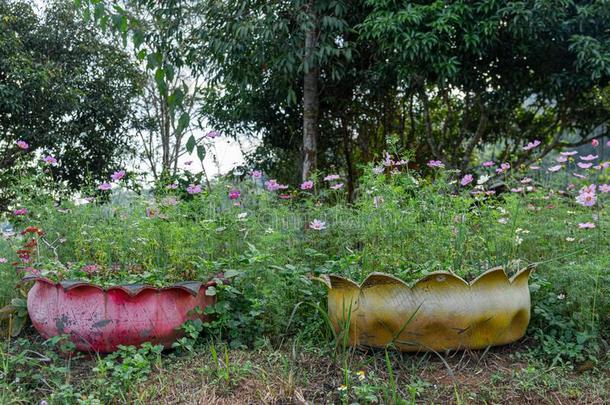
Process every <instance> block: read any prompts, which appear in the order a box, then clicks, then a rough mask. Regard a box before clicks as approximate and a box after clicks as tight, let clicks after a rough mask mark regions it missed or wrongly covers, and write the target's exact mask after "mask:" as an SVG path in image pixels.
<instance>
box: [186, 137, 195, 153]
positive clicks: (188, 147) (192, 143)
mask: <svg viewBox="0 0 610 405" xmlns="http://www.w3.org/2000/svg"><path fill="white" fill-rule="evenodd" d="M196 144H197V140H196V139H195V136H193V135H191V136H190V138H189V139H188V140H187V141H186V150H187V151H188V153H193V149H195V145H196Z"/></svg>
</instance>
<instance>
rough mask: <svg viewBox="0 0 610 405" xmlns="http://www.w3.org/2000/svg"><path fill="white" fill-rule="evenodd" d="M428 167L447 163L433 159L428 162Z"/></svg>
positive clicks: (442, 165)
mask: <svg viewBox="0 0 610 405" xmlns="http://www.w3.org/2000/svg"><path fill="white" fill-rule="evenodd" d="M428 167H445V164H444V163H443V162H441V161H440V160H431V161H429V162H428Z"/></svg>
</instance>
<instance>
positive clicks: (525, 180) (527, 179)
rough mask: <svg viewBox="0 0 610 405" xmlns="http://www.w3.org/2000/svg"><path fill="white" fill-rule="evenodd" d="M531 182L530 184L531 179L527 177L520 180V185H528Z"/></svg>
mask: <svg viewBox="0 0 610 405" xmlns="http://www.w3.org/2000/svg"><path fill="white" fill-rule="evenodd" d="M531 182H532V179H530V178H529V177H524V178H523V179H521V184H528V183H531Z"/></svg>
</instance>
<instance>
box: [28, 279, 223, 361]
mask: <svg viewBox="0 0 610 405" xmlns="http://www.w3.org/2000/svg"><path fill="white" fill-rule="evenodd" d="M28 281H34V285H33V287H32V288H31V289H30V291H29V293H28V302H27V305H28V312H29V315H30V319H31V320H32V324H33V325H34V327H35V328H36V330H37V331H38V332H39V333H40V334H41V335H42V336H43V337H44V338H47V339H48V338H51V337H54V336H58V335H68V336H69V337H70V339H71V341H72V342H73V343H74V345H75V346H76V349H77V350H79V351H83V352H97V353H110V352H113V351H115V350H117V349H118V346H119V345H134V346H138V345H141V344H142V343H145V342H151V343H153V344H161V345H163V346H164V347H166V348H169V347H170V346H171V344H172V343H173V342H174V341H175V340H176V339H178V338H179V337H181V336H182V332H181V331H180V326H181V325H182V324H183V323H184V322H186V321H187V320H193V319H196V318H200V319H202V320H205V318H206V317H205V316H204V315H203V310H204V309H205V307H207V306H208V305H213V304H214V303H215V302H216V296H215V295H214V296H209V295H206V290H207V289H208V288H209V287H212V286H215V285H216V283H214V282H212V281H211V282H208V283H199V282H184V283H179V284H175V285H172V286H170V287H166V288H154V287H150V286H145V285H124V286H116V287H110V288H107V289H104V288H101V287H99V286H96V285H93V284H89V283H86V282H73V281H63V282H61V283H55V282H53V281H51V280H48V279H46V278H34V279H30V280H28ZM197 308H199V309H200V310H197Z"/></svg>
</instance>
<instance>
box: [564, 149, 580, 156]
mask: <svg viewBox="0 0 610 405" xmlns="http://www.w3.org/2000/svg"><path fill="white" fill-rule="evenodd" d="M560 153H561V155H563V156H574V155H576V154H577V153H578V152H577V151H575V150H571V151H567V152H560Z"/></svg>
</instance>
